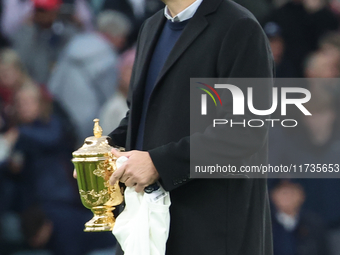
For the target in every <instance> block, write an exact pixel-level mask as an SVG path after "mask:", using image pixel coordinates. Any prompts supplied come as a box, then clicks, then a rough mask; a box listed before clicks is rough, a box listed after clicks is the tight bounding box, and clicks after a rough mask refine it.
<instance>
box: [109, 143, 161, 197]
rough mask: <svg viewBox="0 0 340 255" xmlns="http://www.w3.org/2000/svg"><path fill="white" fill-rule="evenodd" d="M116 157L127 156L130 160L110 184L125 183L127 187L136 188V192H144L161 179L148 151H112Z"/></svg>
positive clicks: (112, 176) (112, 177)
mask: <svg viewBox="0 0 340 255" xmlns="http://www.w3.org/2000/svg"><path fill="white" fill-rule="evenodd" d="M111 152H112V153H113V154H114V155H115V156H116V157H121V156H125V157H127V158H128V160H127V161H125V162H124V163H123V164H122V165H121V167H119V168H118V169H117V170H116V171H115V172H114V173H113V174H112V175H111V178H110V184H111V185H113V184H115V183H116V181H118V180H119V181H120V182H122V183H125V185H126V186H127V187H133V186H135V190H136V192H142V191H143V190H144V188H145V187H147V186H149V185H150V184H153V183H155V182H156V181H157V180H158V179H159V174H158V172H157V170H156V168H155V166H154V164H153V162H152V160H151V158H150V155H149V152H146V151H129V152H118V151H117V150H116V149H113V150H112V151H111Z"/></svg>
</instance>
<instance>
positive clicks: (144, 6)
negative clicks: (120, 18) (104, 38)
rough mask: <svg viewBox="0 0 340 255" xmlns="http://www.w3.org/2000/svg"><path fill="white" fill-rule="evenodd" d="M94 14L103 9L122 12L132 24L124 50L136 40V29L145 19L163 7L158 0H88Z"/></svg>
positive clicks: (137, 29)
mask: <svg viewBox="0 0 340 255" xmlns="http://www.w3.org/2000/svg"><path fill="white" fill-rule="evenodd" d="M88 1H89V2H90V4H91V6H92V9H93V10H94V12H95V13H96V14H99V13H100V12H101V11H104V10H114V11H118V12H120V13H123V14H124V15H125V16H126V17H127V18H128V19H129V20H130V23H131V25H132V29H131V31H130V33H129V34H128V38H127V44H126V47H125V48H124V50H126V49H127V48H130V47H132V46H133V44H134V43H135V42H136V40H137V36H138V31H139V28H140V26H141V25H142V23H143V22H144V20H145V19H147V18H149V17H150V16H152V15H153V14H155V13H156V12H157V11H159V10H160V9H162V8H163V7H164V3H163V2H162V1H160V0H115V1H112V0H88Z"/></svg>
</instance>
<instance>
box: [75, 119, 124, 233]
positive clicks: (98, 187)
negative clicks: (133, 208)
mask: <svg viewBox="0 0 340 255" xmlns="http://www.w3.org/2000/svg"><path fill="white" fill-rule="evenodd" d="M94 122H95V124H94V128H93V133H94V136H90V137H88V138H86V139H85V142H84V145H83V146H82V147H81V148H80V149H78V150H77V151H75V152H73V153H72V155H73V159H72V162H73V164H74V166H75V169H76V172H77V182H78V188H79V194H80V198H81V201H82V203H83V205H84V206H85V207H86V208H88V209H91V211H92V212H93V214H94V217H93V218H92V219H91V220H90V221H88V222H87V223H86V224H85V229H84V231H85V232H99V231H112V229H113V226H114V224H115V221H116V220H115V218H114V216H113V213H112V211H113V210H114V209H115V207H114V206H117V205H119V204H121V203H122V202H123V195H122V190H121V188H120V187H119V184H118V181H117V183H115V184H114V185H113V186H112V185H110V184H109V179H110V176H111V174H112V173H113V172H114V171H115V170H116V168H117V167H116V160H117V158H116V157H115V156H114V155H113V154H112V153H111V150H112V149H113V147H111V146H110V145H109V142H108V139H109V137H108V136H102V128H101V127H100V126H99V119H95V120H94ZM119 150H121V151H123V150H124V149H123V148H120V149H119Z"/></svg>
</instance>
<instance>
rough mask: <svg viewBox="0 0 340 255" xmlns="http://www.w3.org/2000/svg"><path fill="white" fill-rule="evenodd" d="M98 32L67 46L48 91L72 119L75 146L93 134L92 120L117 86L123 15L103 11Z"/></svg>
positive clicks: (126, 29)
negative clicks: (76, 140) (75, 138)
mask: <svg viewBox="0 0 340 255" xmlns="http://www.w3.org/2000/svg"><path fill="white" fill-rule="evenodd" d="M97 23H98V24H97V25H98V32H97V33H85V34H82V35H78V36H77V37H75V38H74V39H73V40H72V41H71V42H70V43H69V44H68V46H67V47H66V49H65V51H64V52H63V55H62V57H61V59H60V60H59V62H58V63H57V66H56V69H55V72H54V73H53V75H52V77H51V80H50V82H49V84H48V88H49V90H50V91H51V93H52V94H53V95H54V96H55V98H56V99H57V100H58V101H59V102H60V103H61V104H62V106H63V107H64V109H66V111H67V112H68V113H69V115H70V117H71V118H72V119H73V120H74V123H75V125H76V131H77V133H78V134H79V140H78V145H82V144H83V141H84V139H85V138H86V137H88V136H91V135H93V133H92V129H93V119H94V118H97V117H98V116H99V110H100V108H101V107H102V106H103V104H104V103H105V102H106V101H107V100H108V99H109V98H110V97H111V96H112V95H113V94H114V93H115V89H116V87H117V85H118V81H117V75H118V74H117V72H118V53H117V52H118V51H119V49H121V48H122V47H124V44H125V40H126V35H127V34H128V32H129V29H130V23H129V21H128V20H127V19H126V18H125V16H124V15H122V14H120V13H118V12H115V11H104V12H103V13H101V14H100V15H99V16H98V22H97Z"/></svg>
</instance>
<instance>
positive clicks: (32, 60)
mask: <svg viewBox="0 0 340 255" xmlns="http://www.w3.org/2000/svg"><path fill="white" fill-rule="evenodd" d="M33 2H34V13H33V20H32V21H30V22H28V23H26V24H24V25H23V26H21V27H20V29H19V30H17V31H16V32H14V34H13V36H12V41H13V46H14V49H15V50H16V51H17V52H18V54H19V56H20V58H21V60H22V62H23V63H24V66H25V67H26V68H27V71H28V73H29V74H30V76H31V77H32V78H33V79H34V80H35V81H36V82H38V83H39V84H46V82H47V80H48V78H49V75H50V72H51V70H52V68H53V65H54V64H55V62H56V60H57V58H58V56H59V53H60V51H61V50H62V49H63V48H64V46H65V44H66V43H67V42H68V41H69V39H70V38H71V37H72V36H74V35H75V34H76V33H77V31H78V29H77V28H76V26H75V25H74V24H72V23H71V22H61V21H59V20H58V15H59V13H60V7H61V3H62V2H61V0H47V1H46V0H33Z"/></svg>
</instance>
